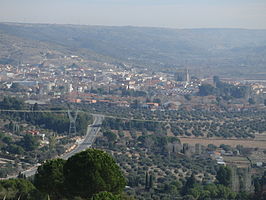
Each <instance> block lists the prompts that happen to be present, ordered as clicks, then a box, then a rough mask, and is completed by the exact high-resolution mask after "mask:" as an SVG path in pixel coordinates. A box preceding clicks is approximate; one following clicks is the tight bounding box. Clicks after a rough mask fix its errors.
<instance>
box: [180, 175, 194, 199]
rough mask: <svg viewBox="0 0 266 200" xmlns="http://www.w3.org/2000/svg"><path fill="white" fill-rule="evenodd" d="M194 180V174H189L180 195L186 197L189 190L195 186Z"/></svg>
mask: <svg viewBox="0 0 266 200" xmlns="http://www.w3.org/2000/svg"><path fill="white" fill-rule="evenodd" d="M196 182H197V181H196V178H195V175H194V174H191V176H190V177H189V178H188V179H187V182H186V183H185V185H184V186H183V188H182V194H183V195H187V194H188V192H189V190H190V189H191V188H193V187H194V186H195V185H196Z"/></svg>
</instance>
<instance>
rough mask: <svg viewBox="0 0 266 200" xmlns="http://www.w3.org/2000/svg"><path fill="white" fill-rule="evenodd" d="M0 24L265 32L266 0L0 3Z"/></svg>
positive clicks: (24, 0) (19, 0) (34, 0)
mask: <svg viewBox="0 0 266 200" xmlns="http://www.w3.org/2000/svg"><path fill="white" fill-rule="evenodd" d="M0 22H23V23H51V24H85V25H108V26H149V27H170V28H249V29H266V0H0Z"/></svg>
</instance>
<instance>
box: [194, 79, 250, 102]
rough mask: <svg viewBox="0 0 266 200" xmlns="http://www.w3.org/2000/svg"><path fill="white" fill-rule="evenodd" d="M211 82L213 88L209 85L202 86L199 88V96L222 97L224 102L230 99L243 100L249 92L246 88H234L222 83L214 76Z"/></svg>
mask: <svg viewBox="0 0 266 200" xmlns="http://www.w3.org/2000/svg"><path fill="white" fill-rule="evenodd" d="M213 81H214V85H215V87H214V86H212V85H210V84H202V85H201V86H200V87H199V95H200V96H208V95H216V96H220V97H222V98H223V99H224V100H228V99H232V98H244V97H246V95H247V93H248V91H249V88H248V87H247V86H235V85H232V84H229V83H224V82H222V81H221V80H220V79H219V77H218V76H214V77H213Z"/></svg>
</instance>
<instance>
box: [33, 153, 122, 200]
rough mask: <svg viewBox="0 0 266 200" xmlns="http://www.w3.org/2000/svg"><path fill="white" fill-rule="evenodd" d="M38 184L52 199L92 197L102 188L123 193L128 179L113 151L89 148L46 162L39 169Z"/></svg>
mask: <svg viewBox="0 0 266 200" xmlns="http://www.w3.org/2000/svg"><path fill="white" fill-rule="evenodd" d="M35 185H36V187H37V188H38V189H39V190H40V191H42V192H44V193H47V194H49V195H50V197H51V199H61V198H63V197H67V198H74V197H81V198H91V197H92V196H93V195H95V194H97V193H100V192H102V191H106V192H110V193H111V194H115V195H116V194H120V193H121V192H122V191H123V189H124V187H125V178H124V177H123V174H122V172H121V170H120V168H119V167H118V165H117V164H116V163H115V161H114V159H113V158H112V157H111V156H110V155H109V154H107V153H105V152H103V151H101V150H97V149H87V150H86V151H83V152H80V153H78V154H76V155H74V156H72V157H70V158H69V159H68V160H67V161H64V160H62V159H55V160H50V161H47V162H46V163H44V164H43V165H42V166H40V167H39V168H38V171H37V174H36V176H35ZM95 198H96V197H95Z"/></svg>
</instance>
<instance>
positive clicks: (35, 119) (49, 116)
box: [0, 97, 92, 134]
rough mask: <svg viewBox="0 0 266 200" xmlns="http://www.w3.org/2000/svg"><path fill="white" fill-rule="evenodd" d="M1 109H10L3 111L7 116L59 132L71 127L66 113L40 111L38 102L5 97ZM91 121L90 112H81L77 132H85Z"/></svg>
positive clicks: (65, 131) (78, 117)
mask: <svg viewBox="0 0 266 200" xmlns="http://www.w3.org/2000/svg"><path fill="white" fill-rule="evenodd" d="M0 109H2V110H10V112H4V113H2V115H5V116H6V117H9V118H11V119H16V120H18V121H26V122H28V123H31V124H33V125H37V126H41V127H43V128H45V129H50V130H53V131H55V132H57V133H59V134H63V133H67V132H68V129H69V119H68V116H67V115H66V113H49V112H38V111H41V109H40V107H39V105H38V104H35V105H33V106H27V105H25V103H24V101H23V100H21V99H17V98H13V97H4V98H3V100H2V101H0ZM12 110H31V111H32V112H24V113H23V112H19V113H16V112H12ZM51 110H55V108H51ZM91 121H92V117H91V116H90V115H89V114H86V113H79V114H78V116H77V121H76V127H77V132H78V133H80V134H82V133H85V132H86V128H87V125H88V123H89V122H91Z"/></svg>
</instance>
